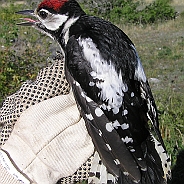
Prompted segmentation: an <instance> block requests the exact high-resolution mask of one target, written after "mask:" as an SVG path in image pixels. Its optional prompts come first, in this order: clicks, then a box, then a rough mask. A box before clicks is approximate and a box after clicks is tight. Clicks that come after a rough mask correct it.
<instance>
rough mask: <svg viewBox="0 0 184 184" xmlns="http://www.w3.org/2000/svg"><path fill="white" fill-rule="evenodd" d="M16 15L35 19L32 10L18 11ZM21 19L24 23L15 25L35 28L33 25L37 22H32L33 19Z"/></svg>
mask: <svg viewBox="0 0 184 184" xmlns="http://www.w3.org/2000/svg"><path fill="white" fill-rule="evenodd" d="M16 13H17V14H21V15H27V16H32V17H36V16H35V13H34V11H33V10H22V11H18V12H16ZM21 19H23V20H25V22H20V23H17V25H21V26H35V24H36V23H37V22H39V21H38V20H33V19H30V18H21Z"/></svg>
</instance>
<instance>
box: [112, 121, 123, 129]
mask: <svg viewBox="0 0 184 184" xmlns="http://www.w3.org/2000/svg"><path fill="white" fill-rule="evenodd" d="M112 126H113V127H114V128H116V129H117V128H118V127H119V126H121V125H120V123H119V121H118V120H115V121H113V124H112Z"/></svg>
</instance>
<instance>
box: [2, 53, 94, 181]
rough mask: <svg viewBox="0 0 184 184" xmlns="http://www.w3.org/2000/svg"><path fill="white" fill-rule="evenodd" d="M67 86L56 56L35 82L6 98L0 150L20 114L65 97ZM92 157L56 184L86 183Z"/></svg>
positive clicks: (26, 83)
mask: <svg viewBox="0 0 184 184" xmlns="http://www.w3.org/2000/svg"><path fill="white" fill-rule="evenodd" d="M69 91H70V86H69V84H68V82H67V81H66V79H65V75H64V62H63V60H62V56H61V55H60V54H59V55H57V56H56V57H55V58H54V59H53V64H52V65H51V66H48V67H46V68H44V69H41V70H40V72H39V73H38V76H37V78H36V80H35V81H26V82H24V83H23V84H22V86H21V88H20V89H19V90H18V91H17V92H15V93H14V94H12V95H11V96H9V97H7V98H6V100H5V101H4V103H3V105H2V107H1V108H0V146H2V145H3V144H4V143H5V142H6V140H7V139H8V138H9V136H10V134H11V132H12V130H13V127H14V124H15V123H16V121H17V120H18V118H19V117H20V115H21V114H22V112H23V111H25V110H26V109H28V108H29V107H30V106H32V105H35V104H38V103H39V102H41V101H43V100H47V99H49V98H53V97H55V96H58V95H65V94H68V93H69ZM92 160H93V156H92V157H91V158H89V159H88V160H87V161H86V163H84V164H83V165H82V166H81V167H80V168H79V169H78V170H77V171H76V172H75V173H74V174H73V175H72V176H69V177H66V178H61V179H60V180H59V181H58V182H57V184H61V183H66V184H67V183H68V184H71V183H77V182H82V181H84V180H87V179H88V175H89V171H90V168H91V164H92Z"/></svg>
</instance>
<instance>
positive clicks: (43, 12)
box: [38, 11, 48, 19]
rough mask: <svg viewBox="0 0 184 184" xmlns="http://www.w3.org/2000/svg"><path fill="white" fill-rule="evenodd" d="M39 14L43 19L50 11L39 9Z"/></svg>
mask: <svg viewBox="0 0 184 184" xmlns="http://www.w3.org/2000/svg"><path fill="white" fill-rule="evenodd" d="M38 15H39V17H41V18H42V19H46V18H47V15H48V13H47V12H45V11H39V12H38Z"/></svg>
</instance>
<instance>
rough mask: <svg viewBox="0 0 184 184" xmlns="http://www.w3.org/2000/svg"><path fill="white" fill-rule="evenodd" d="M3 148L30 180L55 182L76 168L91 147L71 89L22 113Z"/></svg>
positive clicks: (92, 147) (91, 150)
mask: <svg viewBox="0 0 184 184" xmlns="http://www.w3.org/2000/svg"><path fill="white" fill-rule="evenodd" d="M3 150H5V152H8V153H9V156H10V157H11V159H12V160H13V162H14V165H16V167H17V168H18V169H19V170H20V171H21V172H22V173H24V174H26V175H27V176H28V178H29V179H30V180H31V181H32V182H33V183H38V184H54V183H56V182H57V180H58V179H60V178H62V177H66V176H70V175H72V174H73V173H74V172H75V171H77V169H78V168H79V167H80V166H81V165H82V164H83V163H85V162H86V160H87V159H88V158H89V157H90V156H91V155H92V154H93V152H94V146H93V143H92V141H91V138H90V136H89V135H88V132H87V130H86V127H85V122H84V120H83V119H82V118H81V117H80V114H79V111H78V109H77V105H76V103H75V100H74V97H73V94H72V92H70V93H69V94H68V95H61V96H57V97H54V98H51V99H49V100H46V101H43V102H40V103H39V104H37V105H34V106H31V107H30V108H29V109H28V110H26V111H25V112H23V113H22V115H21V116H20V118H19V119H18V121H17V123H16V125H15V127H14V130H13V132H12V134H11V136H10V138H9V139H8V141H7V142H6V144H5V145H3V146H2V150H1V152H2V151H3ZM2 160H3V159H1V162H3V161H2Z"/></svg>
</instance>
